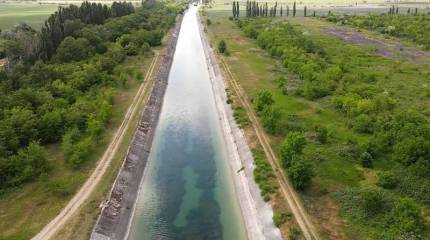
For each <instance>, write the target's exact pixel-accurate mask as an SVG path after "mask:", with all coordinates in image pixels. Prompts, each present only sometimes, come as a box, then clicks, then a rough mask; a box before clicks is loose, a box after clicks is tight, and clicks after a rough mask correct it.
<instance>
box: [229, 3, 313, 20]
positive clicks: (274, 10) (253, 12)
mask: <svg viewBox="0 0 430 240" xmlns="http://www.w3.org/2000/svg"><path fill="white" fill-rule="evenodd" d="M232 6H233V7H232V11H233V17H234V18H237V17H239V13H240V7H239V1H233V4H232ZM284 11H285V13H284ZM296 13H297V8H296V2H294V3H293V8H292V14H291V15H292V16H293V17H295V16H296ZM278 14H279V16H283V15H284V14H285V15H286V16H290V7H289V6H287V8H286V9H285V10H284V9H283V8H282V6H281V7H280V8H279V10H278V2H275V5H273V6H271V7H269V5H268V4H267V2H266V3H258V2H256V1H249V0H248V1H246V17H276V16H277V15H278ZM303 14H304V16H306V15H307V8H306V6H305V7H304V13H303ZM313 15H314V16H315V11H314V12H313Z"/></svg>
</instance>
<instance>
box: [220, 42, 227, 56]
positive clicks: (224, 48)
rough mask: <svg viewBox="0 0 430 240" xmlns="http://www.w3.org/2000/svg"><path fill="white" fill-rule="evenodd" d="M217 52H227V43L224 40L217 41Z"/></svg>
mask: <svg viewBox="0 0 430 240" xmlns="http://www.w3.org/2000/svg"><path fill="white" fill-rule="evenodd" d="M218 52H219V53H222V54H225V53H226V52H227V43H225V41H224V40H221V41H219V43H218Z"/></svg>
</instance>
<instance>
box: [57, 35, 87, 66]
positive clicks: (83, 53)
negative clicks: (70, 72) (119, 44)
mask: <svg viewBox="0 0 430 240" xmlns="http://www.w3.org/2000/svg"><path fill="white" fill-rule="evenodd" d="M94 52H95V49H94V47H92V46H91V44H90V42H89V41H88V40H87V39H85V38H78V39H75V38H74V37H66V38H65V39H64V41H63V42H61V44H60V46H59V47H58V49H57V54H56V59H57V60H58V61H59V62H73V61H80V60H83V59H86V58H88V57H90V56H92V55H93V54H94Z"/></svg>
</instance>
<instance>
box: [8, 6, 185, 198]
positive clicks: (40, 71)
mask: <svg viewBox="0 0 430 240" xmlns="http://www.w3.org/2000/svg"><path fill="white" fill-rule="evenodd" d="M177 6H179V7H177ZM180 6H182V5H181V4H178V5H176V4H165V3H154V4H153V5H151V6H149V5H148V6H146V7H145V8H139V9H138V10H137V11H136V12H135V13H132V12H134V8H133V7H132V5H131V4H130V3H125V2H124V3H114V4H113V5H112V7H110V8H109V7H107V6H104V5H101V4H95V3H88V2H84V3H83V4H82V5H81V7H77V6H73V5H71V6H70V7H65V8H60V9H59V10H58V12H56V13H55V14H53V15H52V16H51V17H50V18H49V19H48V20H47V22H46V24H45V26H44V27H43V28H42V30H41V33H37V32H36V31H34V30H32V29H31V28H29V27H28V26H26V25H19V26H18V27H16V28H14V29H12V30H11V31H10V32H9V33H8V34H3V33H2V34H1V35H0V55H1V56H2V57H3V56H7V57H9V58H10V59H11V60H13V61H12V63H11V64H10V65H11V66H10V67H8V68H7V69H5V70H1V71H0V82H1V84H0V92H1V93H2V94H1V95H0V176H1V177H0V179H1V183H0V192H3V191H5V190H7V189H8V188H12V187H16V186H18V185H19V184H21V183H23V182H25V181H30V180H32V179H34V178H36V177H37V176H38V175H40V174H41V173H45V172H46V171H47V169H48V168H47V164H46V154H45V155H44V148H43V147H42V146H40V145H38V144H36V143H34V142H35V141H40V143H43V144H47V143H54V144H55V143H59V142H61V149H62V151H63V154H64V159H65V161H66V163H67V165H68V166H70V167H71V168H73V169H79V168H80V167H82V166H83V165H85V163H86V161H88V159H89V156H90V155H91V154H93V152H94V148H95V146H96V145H97V144H98V143H99V141H100V139H101V137H102V133H103V131H104V129H105V127H106V125H107V124H108V122H109V119H110V118H111V115H112V104H113V97H112V91H113V89H115V88H117V87H118V86H123V85H125V84H127V81H128V79H129V78H131V77H134V76H135V71H131V72H130V74H129V76H127V75H123V77H121V74H120V73H118V70H115V69H117V66H118V65H120V64H121V63H122V62H123V61H124V60H125V58H126V55H136V54H144V53H146V52H148V51H149V48H150V46H157V45H159V44H161V39H162V37H163V35H164V33H166V32H167V30H168V29H169V28H170V27H171V26H172V24H174V22H175V18H176V15H177V14H178V12H179V11H181V7H180ZM101 13H103V14H105V15H103V16H102V15H100V14H101ZM60 15H61V19H60ZM5 37H7V39H4V38H5ZM117 38H118V41H117V42H118V44H116V43H115V40H116V39H117ZM40 45H42V48H41V49H39V47H40ZM52 56H54V57H52ZM51 57H52V58H51ZM37 59H43V60H45V61H42V60H37ZM48 59H49V61H48ZM36 60H37V61H36ZM141 78H143V76H142V77H141ZM29 152H30V153H31V154H29ZM68 188H69V187H68V185H67V184H54V185H53V186H52V187H51V190H52V192H59V194H60V195H62V194H66V193H64V191H63V190H65V189H68ZM55 189H58V191H57V190H55ZM51 190H49V191H51Z"/></svg>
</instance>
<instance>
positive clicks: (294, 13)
mask: <svg viewBox="0 0 430 240" xmlns="http://www.w3.org/2000/svg"><path fill="white" fill-rule="evenodd" d="M295 16H296V2H294V4H293V17H295Z"/></svg>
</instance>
